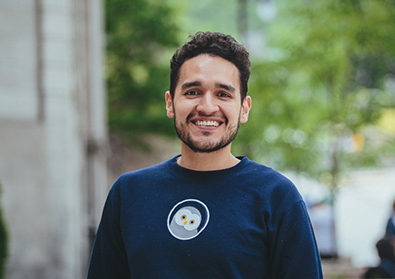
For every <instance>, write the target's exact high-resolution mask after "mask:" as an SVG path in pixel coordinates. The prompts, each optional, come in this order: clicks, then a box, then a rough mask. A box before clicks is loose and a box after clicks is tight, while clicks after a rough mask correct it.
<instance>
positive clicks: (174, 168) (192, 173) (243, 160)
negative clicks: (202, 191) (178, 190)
mask: <svg viewBox="0 0 395 279" xmlns="http://www.w3.org/2000/svg"><path fill="white" fill-rule="evenodd" d="M180 156H181V155H177V156H175V157H173V158H172V159H170V160H169V161H168V164H167V167H168V169H169V170H170V172H172V173H173V174H175V175H177V176H182V177H186V178H194V177H196V178H197V177H198V178H199V179H202V178H213V177H221V176H224V175H228V174H230V173H232V174H234V173H235V172H238V171H240V170H242V169H243V168H244V167H245V166H246V165H247V164H248V162H249V159H248V158H247V157H246V156H237V157H236V158H237V159H239V160H240V162H239V163H237V165H235V166H233V167H230V168H227V169H222V170H214V171H196V170H191V169H187V168H184V167H181V166H180V165H179V164H178V163H177V158H178V157H180Z"/></svg>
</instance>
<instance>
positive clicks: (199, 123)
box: [195, 121, 219, 127]
mask: <svg viewBox="0 0 395 279" xmlns="http://www.w3.org/2000/svg"><path fill="white" fill-rule="evenodd" d="M195 125H197V126H204V127H218V126H219V123H218V122H217V121H196V122H195Z"/></svg>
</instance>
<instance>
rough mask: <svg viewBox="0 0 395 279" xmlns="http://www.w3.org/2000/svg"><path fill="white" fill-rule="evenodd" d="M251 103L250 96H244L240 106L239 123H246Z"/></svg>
mask: <svg viewBox="0 0 395 279" xmlns="http://www.w3.org/2000/svg"><path fill="white" fill-rule="evenodd" d="M251 105H252V100H251V97H250V96H246V97H245V98H244V101H243V104H242V106H241V113H240V123H246V122H247V121H248V114H249V113H250V109H251Z"/></svg>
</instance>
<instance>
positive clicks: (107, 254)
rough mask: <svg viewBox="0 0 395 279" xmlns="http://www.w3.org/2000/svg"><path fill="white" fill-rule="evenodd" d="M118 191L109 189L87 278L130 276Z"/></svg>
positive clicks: (120, 277) (106, 278) (102, 278)
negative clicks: (121, 227)
mask: <svg viewBox="0 0 395 279" xmlns="http://www.w3.org/2000/svg"><path fill="white" fill-rule="evenodd" d="M119 203H120V202H119V193H118V195H117V193H116V190H114V187H113V189H112V190H111V191H110V193H109V195H108V197H107V200H106V203H105V205H104V209H103V214H102V218H101V221H100V224H99V228H98V230H97V234H96V238H95V242H94V244H93V249H92V254H91V259H90V263H89V268H88V275H87V278H88V279H110V278H111V279H112V278H117V279H123V278H130V272H129V267H128V261H127V254H126V250H125V246H124V242H123V239H122V234H121V229H120V222H119V220H120V216H119V214H120V209H119Z"/></svg>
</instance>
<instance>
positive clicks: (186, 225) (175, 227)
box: [167, 199, 210, 240]
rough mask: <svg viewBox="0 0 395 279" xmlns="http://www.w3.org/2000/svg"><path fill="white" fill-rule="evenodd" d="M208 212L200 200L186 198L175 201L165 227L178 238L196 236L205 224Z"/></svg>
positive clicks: (185, 238) (184, 238)
mask: <svg viewBox="0 0 395 279" xmlns="http://www.w3.org/2000/svg"><path fill="white" fill-rule="evenodd" d="M209 218H210V213H209V211H208V208H207V206H206V205H205V204H204V203H202V202H201V201H198V200H194V199H188V200H183V201H181V202H179V203H177V204H176V205H175V206H174V207H173V208H172V210H171V211H170V213H169V216H168V217H167V228H168V229H169V232H170V233H171V235H172V236H174V237H175V238H177V239H180V240H189V239H192V238H195V237H197V236H198V235H199V234H200V233H201V232H202V231H203V230H204V229H205V228H206V226H207V224H208V221H209Z"/></svg>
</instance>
